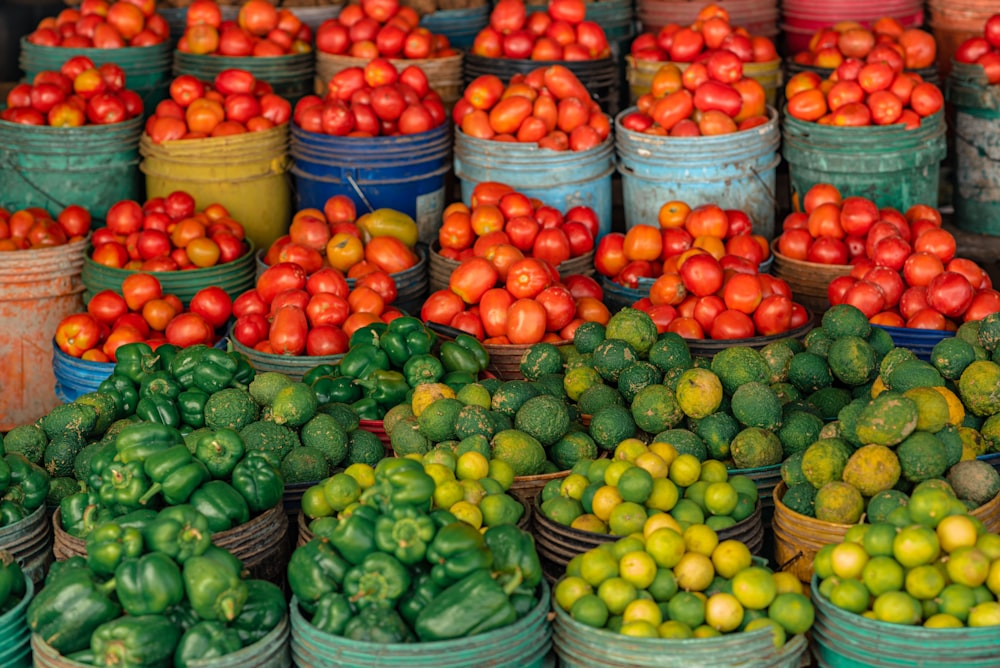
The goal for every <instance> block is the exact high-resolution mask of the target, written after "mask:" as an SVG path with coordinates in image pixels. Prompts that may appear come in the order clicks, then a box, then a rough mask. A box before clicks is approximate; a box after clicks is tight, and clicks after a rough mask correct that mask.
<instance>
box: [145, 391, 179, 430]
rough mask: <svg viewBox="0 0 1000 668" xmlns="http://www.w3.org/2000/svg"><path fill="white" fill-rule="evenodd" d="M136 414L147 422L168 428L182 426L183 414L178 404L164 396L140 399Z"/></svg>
mask: <svg viewBox="0 0 1000 668" xmlns="http://www.w3.org/2000/svg"><path fill="white" fill-rule="evenodd" d="M135 414H136V416H137V417H138V418H139V419H140V420H144V421H145V422H155V423H157V424H162V425H166V426H168V427H175V428H176V427H179V426H181V414H180V411H179V410H177V404H176V403H174V401H173V400H172V399H167V398H166V397H162V396H152V397H145V398H143V399H139V403H137V404H136V405H135Z"/></svg>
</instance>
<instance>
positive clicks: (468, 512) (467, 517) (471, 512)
mask: <svg viewBox="0 0 1000 668" xmlns="http://www.w3.org/2000/svg"><path fill="white" fill-rule="evenodd" d="M448 510H449V511H451V514H452V515H454V516H455V517H456V518H458V520H459V521H461V522H465V523H466V524H468V525H469V526H472V527H475V528H476V529H478V528H480V527H482V526H483V513H482V511H480V510H479V507H478V506H474V505H472V504H471V503H469V502H468V501H459V502H458V503H456V504H454V505H452V506H451V507H450V508H448Z"/></svg>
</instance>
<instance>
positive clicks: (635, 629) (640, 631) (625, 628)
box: [618, 620, 660, 638]
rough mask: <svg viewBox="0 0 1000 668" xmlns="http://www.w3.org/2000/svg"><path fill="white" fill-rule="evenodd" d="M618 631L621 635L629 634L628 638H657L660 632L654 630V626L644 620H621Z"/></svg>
mask: <svg viewBox="0 0 1000 668" xmlns="http://www.w3.org/2000/svg"><path fill="white" fill-rule="evenodd" d="M618 633H620V634H622V635H623V636H629V637H630V638H659V637H660V632H659V631H657V630H656V626H655V625H653V624H650V623H649V622H647V621H645V620H639V621H635V622H627V621H624V620H623V621H622V625H621V628H620V629H618Z"/></svg>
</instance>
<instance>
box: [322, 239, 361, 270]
mask: <svg viewBox="0 0 1000 668" xmlns="http://www.w3.org/2000/svg"><path fill="white" fill-rule="evenodd" d="M364 257H365V247H364V245H363V244H362V243H361V239H359V238H358V237H356V236H354V235H352V234H348V233H346V232H340V233H338V234H335V235H333V238H332V239H330V242H329V243H328V244H327V245H326V259H327V262H329V263H330V266H331V267H333V268H334V269H339V270H340V271H343V272H347V271H348V270H349V269H350V268H351V267H353V266H354V265H355V264H357V263H358V262H360V261H361V260H362V259H363V258H364Z"/></svg>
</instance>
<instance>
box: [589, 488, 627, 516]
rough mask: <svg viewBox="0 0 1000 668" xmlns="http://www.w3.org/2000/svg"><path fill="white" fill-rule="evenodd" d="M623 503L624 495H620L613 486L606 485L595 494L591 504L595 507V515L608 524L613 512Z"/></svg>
mask: <svg viewBox="0 0 1000 668" xmlns="http://www.w3.org/2000/svg"><path fill="white" fill-rule="evenodd" d="M621 502H622V495H621V494H619V493H618V489H617V488H616V487H612V486H611V485H604V487H601V488H600V489H599V490H597V491H596V492H595V493H594V498H593V500H592V501H591V504H592V505H593V511H594V514H595V515H597V516H598V517H599V518H600V519H601V521H603V522H607V521H608V520H609V519H611V511H613V510H614V509H615V508H617V507H618V505H619V504H620V503H621Z"/></svg>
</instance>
